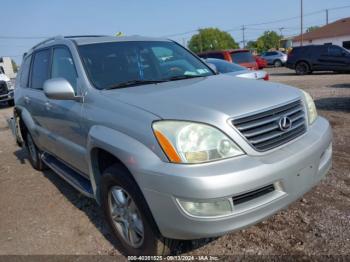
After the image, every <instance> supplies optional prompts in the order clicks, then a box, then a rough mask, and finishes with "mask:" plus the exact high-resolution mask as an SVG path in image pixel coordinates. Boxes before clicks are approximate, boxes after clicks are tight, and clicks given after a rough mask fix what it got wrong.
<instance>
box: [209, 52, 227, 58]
mask: <svg viewBox="0 0 350 262" xmlns="http://www.w3.org/2000/svg"><path fill="white" fill-rule="evenodd" d="M208 58H217V59H225V57H224V54H223V53H210V54H208Z"/></svg>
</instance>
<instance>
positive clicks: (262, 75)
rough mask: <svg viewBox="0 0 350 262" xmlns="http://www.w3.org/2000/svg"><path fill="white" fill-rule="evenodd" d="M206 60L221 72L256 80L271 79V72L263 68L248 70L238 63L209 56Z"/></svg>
mask: <svg viewBox="0 0 350 262" xmlns="http://www.w3.org/2000/svg"><path fill="white" fill-rule="evenodd" d="M205 61H206V62H207V63H208V64H213V65H215V67H216V70H217V71H218V72H219V73H221V74H228V75H232V76H236V77H241V78H249V79H256V80H269V74H268V73H266V72H265V71H262V70H248V69H247V68H245V67H243V66H240V65H238V64H235V63H230V62H227V61H225V60H221V59H216V58H208V59H206V60H205Z"/></svg>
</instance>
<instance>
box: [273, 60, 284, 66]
mask: <svg viewBox="0 0 350 262" xmlns="http://www.w3.org/2000/svg"><path fill="white" fill-rule="evenodd" d="M273 66H274V67H281V66H282V61H281V60H275V61H273Z"/></svg>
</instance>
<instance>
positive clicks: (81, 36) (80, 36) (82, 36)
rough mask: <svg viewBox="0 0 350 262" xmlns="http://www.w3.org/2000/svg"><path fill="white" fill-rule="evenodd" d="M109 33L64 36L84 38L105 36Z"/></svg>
mask: <svg viewBox="0 0 350 262" xmlns="http://www.w3.org/2000/svg"><path fill="white" fill-rule="evenodd" d="M105 36H108V35H68V36H64V38H84V37H105Z"/></svg>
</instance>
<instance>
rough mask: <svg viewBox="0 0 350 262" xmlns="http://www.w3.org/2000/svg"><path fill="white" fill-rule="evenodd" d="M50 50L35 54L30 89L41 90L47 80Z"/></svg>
mask: <svg viewBox="0 0 350 262" xmlns="http://www.w3.org/2000/svg"><path fill="white" fill-rule="evenodd" d="M49 66H50V50H42V51H39V52H37V53H36V54H35V56H34V62H33V68H32V82H31V88H34V89H43V84H44V82H45V81H46V80H47V79H48V78H49Z"/></svg>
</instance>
